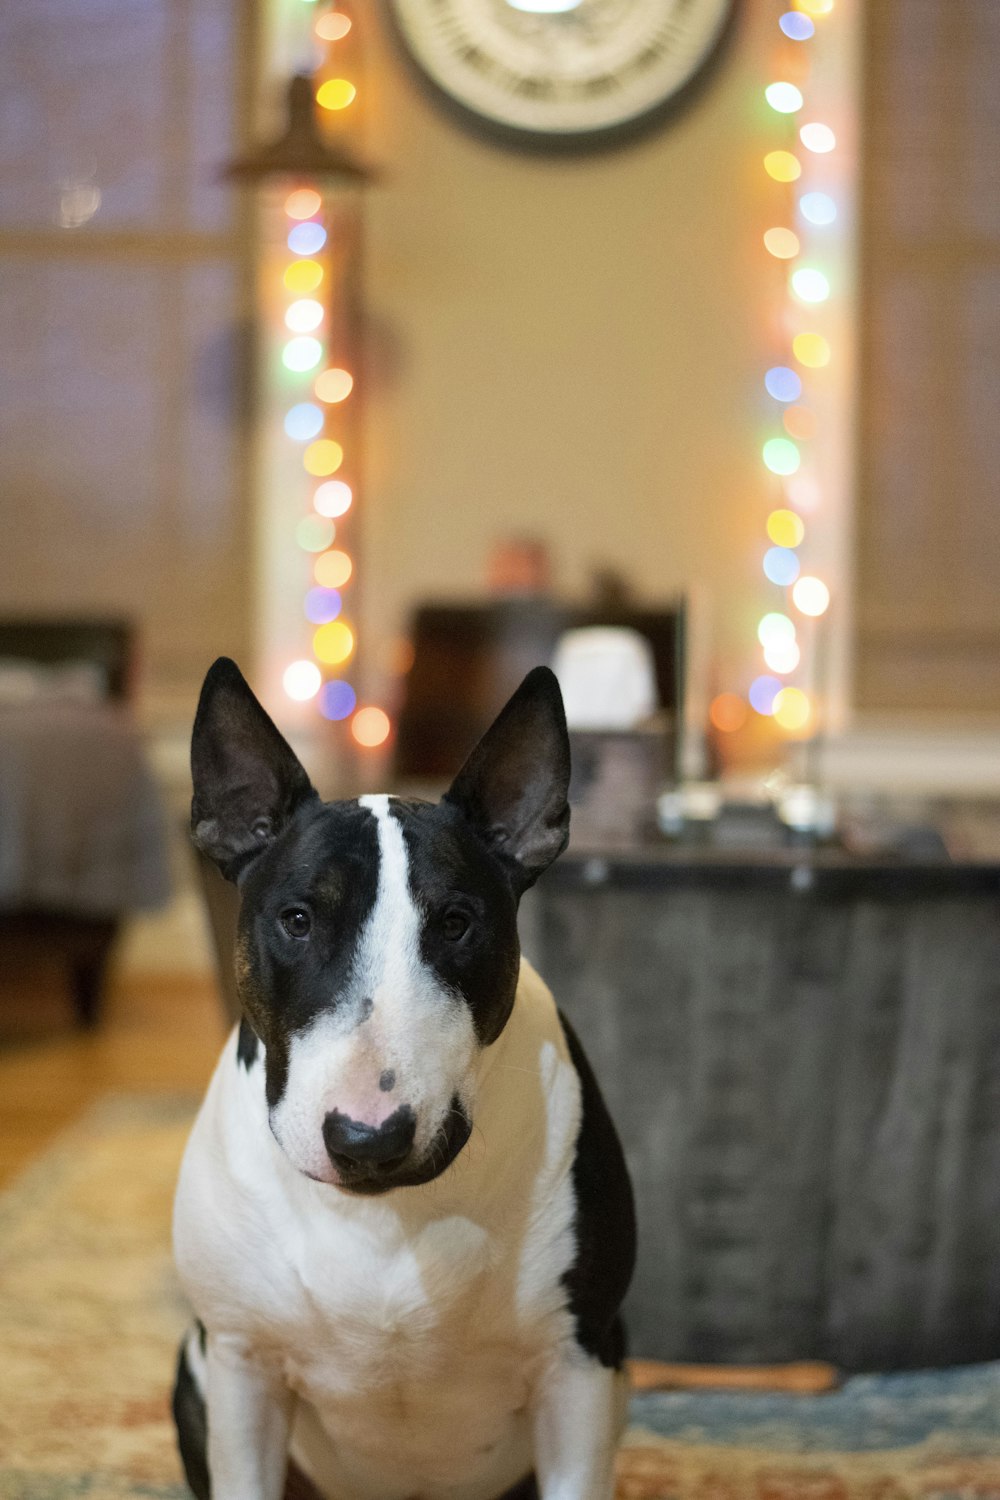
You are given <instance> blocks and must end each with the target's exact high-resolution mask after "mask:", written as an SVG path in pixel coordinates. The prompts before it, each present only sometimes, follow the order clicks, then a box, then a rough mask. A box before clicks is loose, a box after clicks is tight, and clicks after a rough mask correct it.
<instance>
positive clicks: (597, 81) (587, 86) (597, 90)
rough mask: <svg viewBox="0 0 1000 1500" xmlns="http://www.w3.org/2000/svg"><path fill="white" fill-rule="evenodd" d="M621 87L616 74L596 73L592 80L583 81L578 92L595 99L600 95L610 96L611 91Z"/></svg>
mask: <svg viewBox="0 0 1000 1500" xmlns="http://www.w3.org/2000/svg"><path fill="white" fill-rule="evenodd" d="M621 86H622V81H621V79H620V78H619V77H618V75H617V73H597V74H596V75H595V76H594V77H593V78H586V79H584V80H583V82H582V83H581V85H580V91H581V93H584V94H587V95H589V96H590V97H591V98H592V99H596V98H599V97H600V95H601V94H610V93H611V91H612V89H620V88H621Z"/></svg>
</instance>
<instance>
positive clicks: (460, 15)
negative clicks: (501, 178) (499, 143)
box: [392, 0, 734, 141]
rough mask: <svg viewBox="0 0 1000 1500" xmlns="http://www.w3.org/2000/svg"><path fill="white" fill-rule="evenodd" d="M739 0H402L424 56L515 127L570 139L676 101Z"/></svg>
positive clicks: (443, 79)
mask: <svg viewBox="0 0 1000 1500" xmlns="http://www.w3.org/2000/svg"><path fill="white" fill-rule="evenodd" d="M733 3H734V0H392V10H393V13H394V15H395V18H396V22H397V25H398V28H399V30H400V32H401V33H402V36H403V38H404V40H405V42H406V44H407V46H408V48H409V50H410V52H411V53H412V54H413V56H414V58H415V59H416V61H417V62H418V63H419V65H420V66H421V67H422V68H423V70H424V71H425V72H426V73H427V74H428V76H429V77H430V78H431V79H432V80H433V82H434V83H436V84H437V85H438V87H439V88H441V89H443V90H444V91H445V93H447V94H449V95H450V96H451V97H452V98H453V99H454V100H456V101H457V102H458V103H459V104H461V105H463V106H464V107H465V108H466V109H468V110H471V111H473V112H474V113H475V114H477V115H480V116H482V117H483V118H485V119H487V120H489V121H492V122H493V123H494V124H497V125H501V126H504V127H506V128H507V129H508V130H513V131H519V132H523V133H525V134H534V135H541V136H545V137H548V138H549V139H550V140H552V141H555V140H558V139H562V140H566V141H571V140H573V139H579V138H581V137H585V136H590V135H595V134H599V133H604V132H608V131H615V130H619V129H621V128H622V127H624V126H627V125H629V124H631V123H632V122H634V121H636V120H638V119H640V118H641V117H642V116H643V115H647V114H649V113H650V112H651V111H653V110H656V109H658V108H660V107H661V106H663V105H664V104H666V103H667V102H668V101H669V100H670V99H672V98H673V96H674V95H675V94H677V93H678V92H679V90H680V89H682V88H683V87H684V85H685V84H687V83H688V82H689V81H690V80H691V79H692V78H693V76H694V75H695V74H696V73H697V72H698V70H699V68H701V66H702V65H703V64H704V63H705V62H706V61H707V60H708V57H709V56H710V54H711V52H712V50H713V48H714V46H715V44H716V43H717V42H718V41H719V39H720V37H721V35H722V32H723V30H724V28H725V24H726V21H727V19H728V18H729V15H730V13H731V11H732V8H733Z"/></svg>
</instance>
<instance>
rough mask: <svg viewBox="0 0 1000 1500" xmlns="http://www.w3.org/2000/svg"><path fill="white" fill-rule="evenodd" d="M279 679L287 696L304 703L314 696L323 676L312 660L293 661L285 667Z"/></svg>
mask: <svg viewBox="0 0 1000 1500" xmlns="http://www.w3.org/2000/svg"><path fill="white" fill-rule="evenodd" d="M281 680H282V684H283V686H284V689H285V692H286V693H287V694H288V696H289V698H293V699H294V700H295V702H296V703H305V702H307V700H308V699H310V698H315V696H316V694H317V693H318V692H319V688H320V683H321V682H322V681H323V677H322V674H321V673H320V670H319V667H317V665H316V663H315V662H314V661H293V662H291V663H290V664H289V665H288V666H287V667H286V668H285V671H284V675H283V677H282V679H281Z"/></svg>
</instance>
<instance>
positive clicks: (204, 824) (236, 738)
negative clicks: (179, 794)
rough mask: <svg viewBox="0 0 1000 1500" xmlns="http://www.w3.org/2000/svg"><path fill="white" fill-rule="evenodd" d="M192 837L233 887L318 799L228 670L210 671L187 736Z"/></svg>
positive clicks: (222, 661)
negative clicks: (294, 817) (301, 810)
mask: <svg viewBox="0 0 1000 1500" xmlns="http://www.w3.org/2000/svg"><path fill="white" fill-rule="evenodd" d="M191 779H192V781H193V782H194V797H193V798H192V801H191V837H192V839H193V840H194V842H195V844H196V845H197V847H198V848H199V849H200V850H201V851H202V853H203V854H207V855H208V856H209V858H210V859H214V861H215V863H216V864H217V865H218V866H219V869H220V870H221V871H222V873H223V875H225V877H226V879H227V880H238V879H239V878H240V876H241V875H243V874H244V873H245V871H246V868H247V866H248V865H249V864H250V862H251V860H252V859H253V858H254V857H255V856H256V855H257V854H259V853H260V852H261V850H262V849H264V848H265V847H266V846H267V845H268V844H269V843H270V842H271V841H272V839H274V838H276V837H277V836H278V834H279V833H280V832H281V830H282V828H284V826H285V824H286V823H287V822H288V820H289V818H290V817H291V816H292V814H293V813H294V812H295V810H296V808H298V807H300V806H301V805H302V803H303V802H305V801H307V800H308V799H310V798H314V797H317V796H318V795H319V794H318V793H317V792H316V791H315V789H314V788H313V786H312V783H311V782H310V780H309V777H308V776H307V775H306V773H305V770H304V769H303V766H302V763H301V761H300V760H299V759H298V757H297V756H296V754H295V752H294V751H293V750H292V748H291V746H290V745H289V744H288V742H287V741H286V740H285V739H284V737H283V736H282V735H281V734H280V733H279V731H278V729H277V728H276V726H275V724H274V723H273V721H272V720H271V719H270V718H268V716H267V714H266V713H265V712H264V710H263V709H262V708H261V706H260V704H259V703H258V702H257V699H256V698H255V697H254V695H253V693H252V692H251V691H250V688H249V686H248V684H247V682H246V679H245V678H244V676H243V673H242V672H241V671H240V669H239V667H238V666H237V665H236V663H235V662H233V661H230V660H229V658H228V657H225V656H220V657H219V659H218V661H217V662H215V663H214V664H213V665H212V666H211V667H210V668H209V669H208V675H207V676H206V678H205V683H204V686H203V687H202V690H201V698H200V699H199V701H198V712H197V714H196V715H195V720H194V732H193V734H192V736H191Z"/></svg>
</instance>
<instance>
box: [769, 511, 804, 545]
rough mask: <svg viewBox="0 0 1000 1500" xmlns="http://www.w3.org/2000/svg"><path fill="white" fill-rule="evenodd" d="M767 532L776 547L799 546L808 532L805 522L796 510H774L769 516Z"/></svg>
mask: <svg viewBox="0 0 1000 1500" xmlns="http://www.w3.org/2000/svg"><path fill="white" fill-rule="evenodd" d="M767 534H768V536H769V537H770V538H771V541H772V542H773V543H774V544H775V546H776V547H798V546H801V544H802V538H803V537H804V536H805V534H806V528H805V523H804V521H803V520H802V517H801V516H797V515H796V514H795V512H794V510H772V512H771V514H770V515H769V516H768V518H767Z"/></svg>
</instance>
